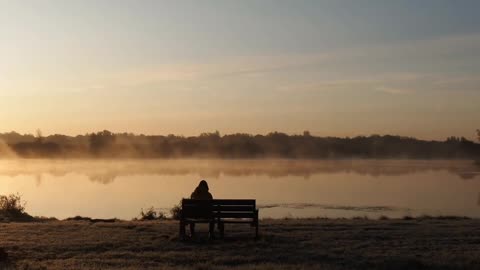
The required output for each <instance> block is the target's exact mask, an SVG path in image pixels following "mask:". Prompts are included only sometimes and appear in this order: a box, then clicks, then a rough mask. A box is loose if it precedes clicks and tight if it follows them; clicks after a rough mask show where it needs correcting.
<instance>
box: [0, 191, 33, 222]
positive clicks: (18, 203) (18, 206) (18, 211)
mask: <svg viewBox="0 0 480 270" xmlns="http://www.w3.org/2000/svg"><path fill="white" fill-rule="evenodd" d="M25 204H26V203H25V202H23V201H22V197H21V196H20V195H19V194H10V195H0V217H1V218H3V219H6V220H10V221H32V220H33V219H34V218H33V217H32V216H30V215H29V214H27V213H26V212H25Z"/></svg>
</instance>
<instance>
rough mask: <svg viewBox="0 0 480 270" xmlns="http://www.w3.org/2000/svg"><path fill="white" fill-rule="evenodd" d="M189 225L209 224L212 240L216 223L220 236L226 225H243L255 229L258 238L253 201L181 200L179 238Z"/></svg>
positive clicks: (256, 211)
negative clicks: (248, 225)
mask: <svg viewBox="0 0 480 270" xmlns="http://www.w3.org/2000/svg"><path fill="white" fill-rule="evenodd" d="M191 223H194V224H195V223H209V225H210V237H211V238H213V233H214V232H213V228H214V224H215V223H217V226H218V229H219V231H220V236H221V237H222V238H223V237H224V235H225V224H226V223H245V224H250V226H252V227H255V238H258V209H257V208H256V203H255V200H235V199H233V200H223V199H215V200H192V199H183V200H182V211H181V214H180V237H181V238H182V239H183V238H185V226H187V225H189V224H191Z"/></svg>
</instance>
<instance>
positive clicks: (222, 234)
mask: <svg viewBox="0 0 480 270" xmlns="http://www.w3.org/2000/svg"><path fill="white" fill-rule="evenodd" d="M218 230H219V231H220V237H221V238H222V239H223V238H224V237H225V223H223V222H219V223H218Z"/></svg>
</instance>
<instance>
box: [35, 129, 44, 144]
mask: <svg viewBox="0 0 480 270" xmlns="http://www.w3.org/2000/svg"><path fill="white" fill-rule="evenodd" d="M35 138H36V141H37V143H42V142H43V135H42V131H41V130H40V129H37V131H36V137H35Z"/></svg>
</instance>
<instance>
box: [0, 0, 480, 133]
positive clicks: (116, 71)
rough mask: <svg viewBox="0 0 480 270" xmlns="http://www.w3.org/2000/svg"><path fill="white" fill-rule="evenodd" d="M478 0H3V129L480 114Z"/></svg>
mask: <svg viewBox="0 0 480 270" xmlns="http://www.w3.org/2000/svg"><path fill="white" fill-rule="evenodd" d="M479 11H480V1H476V0H471V1H469V0H459V1H453V0H449V1H446V0H423V1H418V0H403V1H384V0H368V1H367V0H350V1H348V0H338V1H337V0H335V1H334V0H325V1H321V0H311V1H308V0H291V1H284V0H258V1H251V0H244V1H230V0H217V1H213V0H202V1H196V0H191V1H183V0H179V1H160V0H158V1H149V0H139V1H134V0H131V1H123V0H111V1H107V0H95V1H93V0H82V1H76V0H72V1H62V0H58V1H53V0H44V1H35V0H31V1H27V0H19V1H10V0H0V38H1V42H0V132H8V131H12V130H15V131H18V132H20V133H35V130H37V129H41V130H42V132H43V134H46V135H48V134H54V133H62V134H69V135H76V134H84V133H87V132H94V131H99V130H104V129H108V130H111V131H114V132H125V131H126V132H134V133H143V134H183V135H187V136H189V135H198V134H200V133H202V132H211V131H215V130H218V131H220V133H222V134H229V133H236V132H242V133H254V134H257V133H260V134H265V133H268V132H271V131H281V132H286V133H289V134H299V133H302V132H303V131H304V130H309V131H310V132H311V133H312V134H314V135H318V136H342V137H343V136H357V135H371V134H395V135H403V136H413V137H418V138H422V139H434V140H443V139H445V138H446V137H448V136H465V137H467V138H472V139H473V138H474V137H475V130H476V129H477V128H480V53H479V51H480V16H478V12H479Z"/></svg>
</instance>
